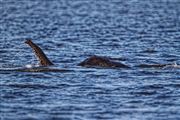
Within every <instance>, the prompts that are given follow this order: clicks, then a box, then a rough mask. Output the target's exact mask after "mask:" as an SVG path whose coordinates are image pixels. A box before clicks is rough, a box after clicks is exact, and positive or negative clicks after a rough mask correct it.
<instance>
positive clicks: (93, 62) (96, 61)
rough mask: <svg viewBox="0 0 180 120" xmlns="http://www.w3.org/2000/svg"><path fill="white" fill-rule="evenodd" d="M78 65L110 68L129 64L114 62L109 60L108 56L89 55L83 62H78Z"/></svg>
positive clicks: (125, 66) (124, 66) (123, 66)
mask: <svg viewBox="0 0 180 120" xmlns="http://www.w3.org/2000/svg"><path fill="white" fill-rule="evenodd" d="M78 65H79V66H84V67H93V66H95V67H98V66H99V67H107V68H109V67H111V68H129V66H127V65H124V64H122V63H120V62H115V61H112V60H110V59H109V58H106V57H101V56H96V55H94V56H91V57H89V58H87V59H85V60H84V61H83V62H81V63H79V64H78Z"/></svg>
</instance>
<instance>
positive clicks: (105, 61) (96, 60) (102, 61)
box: [25, 39, 179, 68]
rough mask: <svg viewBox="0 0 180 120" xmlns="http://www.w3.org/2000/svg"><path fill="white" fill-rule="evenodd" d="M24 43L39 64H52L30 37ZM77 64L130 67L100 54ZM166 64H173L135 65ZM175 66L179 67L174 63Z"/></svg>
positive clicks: (141, 65) (148, 66)
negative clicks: (30, 49) (31, 50)
mask: <svg viewBox="0 0 180 120" xmlns="http://www.w3.org/2000/svg"><path fill="white" fill-rule="evenodd" d="M25 43H26V44H28V45H29V46H30V47H31V48H32V49H33V51H34V53H35V55H36V56H37V58H38V60H39V61H40V65H42V66H50V65H54V64H53V63H52V62H51V61H50V60H49V59H48V57H47V56H46V55H45V54H44V52H43V51H42V49H41V48H40V47H39V46H38V45H36V44H35V43H33V42H32V41H31V40H30V39H28V40H26V41H25ZM78 65H79V66H83V67H104V68H130V67H129V66H127V65H124V64H122V63H120V62H115V61H113V60H111V59H109V58H107V57H102V56H96V55H94V56H91V57H89V58H87V59H85V60H84V61H82V62H81V63H79V64H78ZM166 66H173V65H172V64H140V65H138V66H136V67H141V68H163V67H166ZM176 67H179V66H177V65H176Z"/></svg>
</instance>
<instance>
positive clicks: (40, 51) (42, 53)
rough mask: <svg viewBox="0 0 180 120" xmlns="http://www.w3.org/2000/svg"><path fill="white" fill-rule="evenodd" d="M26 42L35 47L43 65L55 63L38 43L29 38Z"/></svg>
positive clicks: (34, 49) (35, 51)
mask: <svg viewBox="0 0 180 120" xmlns="http://www.w3.org/2000/svg"><path fill="white" fill-rule="evenodd" d="M25 43H26V44H28V45H29V46H30V47H31V48H32V49H33V51H34V53H35V55H36V56H37V58H38V60H39V62H40V64H41V65H42V66H49V65H53V63H52V62H51V61H50V60H49V59H48V57H47V56H46V55H45V53H44V52H43V51H42V49H41V48H40V47H39V46H38V45H36V44H35V43H33V42H32V40H30V39H28V40H26V41H25Z"/></svg>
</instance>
